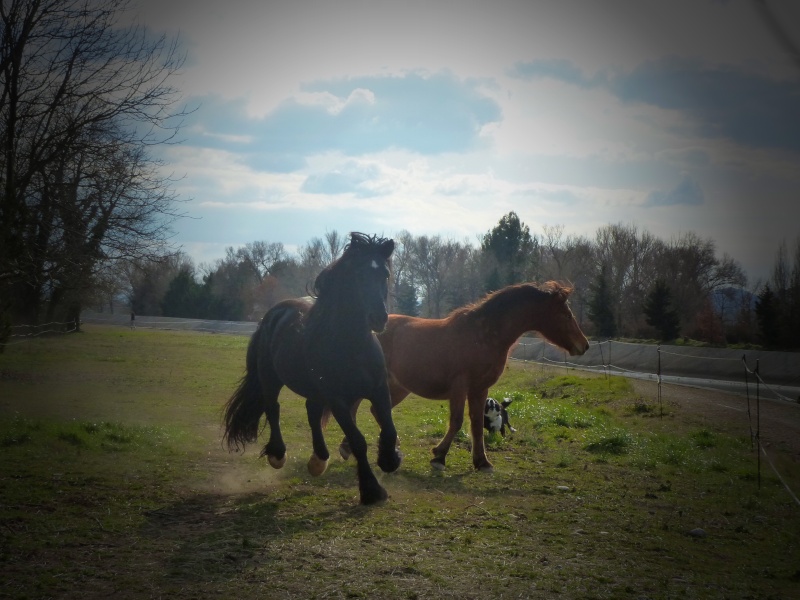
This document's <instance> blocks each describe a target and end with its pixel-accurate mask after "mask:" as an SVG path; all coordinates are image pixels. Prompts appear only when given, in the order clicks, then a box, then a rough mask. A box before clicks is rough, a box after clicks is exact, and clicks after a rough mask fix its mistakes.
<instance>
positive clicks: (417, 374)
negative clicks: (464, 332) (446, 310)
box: [378, 315, 460, 399]
mask: <svg viewBox="0 0 800 600" xmlns="http://www.w3.org/2000/svg"><path fill="white" fill-rule="evenodd" d="M378 340H379V341H380V343H381V347H382V349H383V353H384V357H385V358H386V368H387V370H388V371H389V374H390V376H391V377H392V379H393V380H394V381H396V382H397V383H398V384H399V385H400V386H402V387H403V388H405V389H406V390H408V391H410V392H412V393H414V394H417V395H419V396H423V397H425V398H434V399H441V398H447V397H449V395H450V394H451V392H452V390H453V387H454V386H455V385H458V383H459V382H458V381H457V380H459V379H460V374H459V373H458V367H459V365H458V362H457V361H453V360H452V358H453V353H454V349H453V348H452V342H453V331H452V330H449V329H448V327H447V326H446V322H445V320H444V319H423V318H420V317H409V316H407V315H389V322H388V323H387V326H386V329H384V331H382V332H381V333H380V334H379V335H378Z"/></svg>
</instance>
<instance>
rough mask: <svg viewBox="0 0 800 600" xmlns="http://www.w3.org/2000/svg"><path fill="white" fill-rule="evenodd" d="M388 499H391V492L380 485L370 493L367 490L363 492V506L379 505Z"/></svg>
mask: <svg viewBox="0 0 800 600" xmlns="http://www.w3.org/2000/svg"><path fill="white" fill-rule="evenodd" d="M388 499H389V492H387V491H386V490H385V489H384V488H383V487H382V486H380V485H379V486H378V487H377V488H374V489H371V490H369V491H367V490H362V491H361V504H364V505H369V504H377V503H378V502H384V501H385V500H388Z"/></svg>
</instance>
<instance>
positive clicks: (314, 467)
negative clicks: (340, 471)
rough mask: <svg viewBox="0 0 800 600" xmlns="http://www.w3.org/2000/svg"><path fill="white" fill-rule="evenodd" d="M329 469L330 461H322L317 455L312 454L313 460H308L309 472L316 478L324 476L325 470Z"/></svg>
mask: <svg viewBox="0 0 800 600" xmlns="http://www.w3.org/2000/svg"><path fill="white" fill-rule="evenodd" d="M327 468H328V461H327V460H322V459H321V458H320V457H319V456H317V455H316V454H312V455H311V458H309V459H308V472H309V473H311V474H312V475H313V476H314V477H317V476H319V475H322V474H323V473H324V472H325V469H327Z"/></svg>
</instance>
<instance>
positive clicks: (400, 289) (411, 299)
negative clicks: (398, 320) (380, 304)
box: [394, 281, 419, 317]
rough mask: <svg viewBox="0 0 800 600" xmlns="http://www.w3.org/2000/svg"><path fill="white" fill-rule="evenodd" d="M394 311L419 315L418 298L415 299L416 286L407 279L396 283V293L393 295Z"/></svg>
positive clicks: (413, 315) (410, 315) (412, 315)
mask: <svg viewBox="0 0 800 600" xmlns="http://www.w3.org/2000/svg"><path fill="white" fill-rule="evenodd" d="M394 300H395V311H397V313H398V314H401V315H408V316H409V317H417V316H419V300H418V299H417V290H416V288H415V287H414V286H413V285H412V284H411V283H409V282H407V281H401V282H400V283H398V284H397V294H396V295H395V299H394Z"/></svg>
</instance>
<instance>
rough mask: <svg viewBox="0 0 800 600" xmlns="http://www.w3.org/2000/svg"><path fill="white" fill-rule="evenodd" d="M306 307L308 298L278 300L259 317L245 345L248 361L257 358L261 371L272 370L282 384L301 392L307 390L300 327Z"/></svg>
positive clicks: (301, 327)
mask: <svg viewBox="0 0 800 600" xmlns="http://www.w3.org/2000/svg"><path fill="white" fill-rule="evenodd" d="M310 308H311V302H308V301H307V300H305V299H303V298H292V299H288V300H283V301H281V302H278V303H277V304H275V305H274V306H272V307H271V308H270V309H269V310H268V311H267V312H266V314H265V315H264V317H263V318H262V319H261V323H260V324H259V326H258V329H257V330H256V332H255V334H254V335H253V338H252V339H251V341H250V348H249V349H248V363H249V364H250V362H251V360H252V361H257V363H258V371H259V372H260V373H261V374H262V375H263V374H273V376H274V377H277V378H279V380H280V382H281V383H282V384H283V385H287V386H288V387H289V388H290V389H292V390H293V391H294V392H296V393H298V394H301V395H303V396H306V395H307V394H308V392H309V389H308V384H307V381H306V380H307V376H306V374H305V373H306V366H305V356H304V352H303V328H304V321H305V317H306V315H307V314H308V311H309V309H310ZM251 355H252V356H251Z"/></svg>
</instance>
